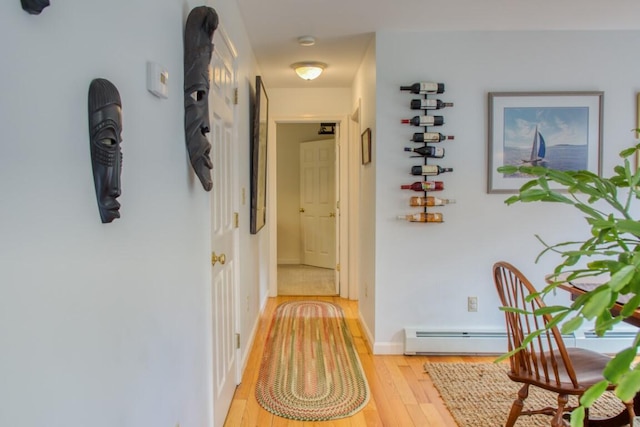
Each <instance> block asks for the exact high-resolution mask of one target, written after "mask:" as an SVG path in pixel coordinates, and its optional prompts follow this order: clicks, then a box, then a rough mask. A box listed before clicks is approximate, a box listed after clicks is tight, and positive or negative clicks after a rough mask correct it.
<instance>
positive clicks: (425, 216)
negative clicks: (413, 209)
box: [398, 212, 443, 222]
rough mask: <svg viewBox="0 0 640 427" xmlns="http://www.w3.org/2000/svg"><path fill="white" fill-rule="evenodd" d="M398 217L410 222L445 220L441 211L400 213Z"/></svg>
mask: <svg viewBox="0 0 640 427" xmlns="http://www.w3.org/2000/svg"><path fill="white" fill-rule="evenodd" d="M398 219H406V220H407V221H410V222H443V220H442V214H441V213H439V212H418V213H414V214H410V215H398Z"/></svg>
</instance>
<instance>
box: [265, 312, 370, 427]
mask: <svg viewBox="0 0 640 427" xmlns="http://www.w3.org/2000/svg"><path fill="white" fill-rule="evenodd" d="M256 399H257V400H258V403H259V404H260V406H262V407H263V408H265V409H266V410H267V411H269V412H271V413H273V414H275V415H278V416H280V417H284V418H290V419H294V420H305V421H324V420H333V419H337V418H344V417H348V416H351V415H353V414H355V413H356V412H358V411H360V410H361V409H362V408H363V407H364V406H365V405H366V404H367V401H368V400H369V386H368V385H367V380H366V377H365V375H364V372H363V370H362V365H361V364H360V359H359V358H358V354H357V352H356V350H355V348H354V346H353V338H352V337H351V334H350V332H349V328H348V327H347V324H346V321H345V319H344V314H343V312H342V308H340V306H338V305H336V304H333V303H330V302H324V301H290V302H285V303H282V304H281V305H279V306H278V308H277V309H276V313H275V315H274V318H273V320H272V323H271V326H270V329H269V333H268V334H267V339H266V342H265V345H264V353H263V356H262V362H261V364H260V372H259V375H258V381H257V383H256Z"/></svg>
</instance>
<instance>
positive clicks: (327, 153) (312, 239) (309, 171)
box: [300, 140, 336, 269]
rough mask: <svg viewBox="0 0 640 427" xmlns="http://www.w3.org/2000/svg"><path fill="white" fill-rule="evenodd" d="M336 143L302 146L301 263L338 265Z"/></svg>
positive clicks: (331, 266)
mask: <svg viewBox="0 0 640 427" xmlns="http://www.w3.org/2000/svg"><path fill="white" fill-rule="evenodd" d="M335 149H336V145H335V140H321V141H309V142H303V143H301V144H300V204H301V206H300V216H301V217H300V225H301V228H302V230H301V236H302V263H303V264H306V265H313V266H316V267H323V268H331V269H333V268H335V266H336V172H335V169H336V166H335Z"/></svg>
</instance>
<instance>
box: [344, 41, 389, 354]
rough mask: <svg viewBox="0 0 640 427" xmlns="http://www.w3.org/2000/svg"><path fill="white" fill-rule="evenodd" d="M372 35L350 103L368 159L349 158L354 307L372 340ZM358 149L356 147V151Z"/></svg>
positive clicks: (378, 162)
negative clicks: (367, 133) (356, 108)
mask: <svg viewBox="0 0 640 427" xmlns="http://www.w3.org/2000/svg"><path fill="white" fill-rule="evenodd" d="M376 76H377V71H376V38H375V37H374V38H373V39H372V41H371V43H370V45H369V47H368V48H367V51H366V53H365V55H364V57H363V60H362V63H361V65H360V68H359V69H358V71H357V73H356V78H355V80H354V82H353V101H352V103H353V104H354V105H360V132H363V131H364V130H365V129H367V128H370V129H371V151H372V153H371V163H369V164H367V165H362V164H361V160H360V158H358V159H356V160H355V161H354V162H352V165H353V166H355V167H354V169H355V168H356V167H357V172H355V173H358V175H359V176H358V179H357V181H358V182H359V186H360V191H359V192H358V193H357V194H351V195H350V196H351V197H353V198H357V199H358V205H359V206H358V209H357V211H358V219H357V225H356V227H358V233H357V235H358V242H357V253H358V259H357V262H358V275H357V277H358V278H359V282H360V283H358V285H359V288H358V290H359V296H358V301H359V303H358V308H359V310H360V317H361V319H362V323H363V325H364V328H365V330H366V333H367V335H368V338H369V342H372V343H373V342H374V335H375V327H376V323H375V319H376V310H375V301H376V288H375V285H376V280H375V247H376V235H375V223H376V216H377V215H376V205H375V197H376V195H375V190H376V169H377V168H378V167H384V164H385V163H386V160H385V159H384V158H380V157H379V155H378V152H377V148H376V147H377V141H378V131H377V126H376ZM359 151H360V149H358V152H359Z"/></svg>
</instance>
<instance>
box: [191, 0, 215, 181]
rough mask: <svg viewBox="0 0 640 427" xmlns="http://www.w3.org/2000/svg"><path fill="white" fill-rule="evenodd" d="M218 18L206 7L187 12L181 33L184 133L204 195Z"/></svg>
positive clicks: (208, 168)
mask: <svg viewBox="0 0 640 427" xmlns="http://www.w3.org/2000/svg"><path fill="white" fill-rule="evenodd" d="M216 28H218V14H217V13H216V11H215V10H214V9H212V8H210V7H207V6H199V7H196V8H194V9H192V10H191V12H189V16H188V17H187V22H186V24H185V29H184V130H185V139H186V143H187V150H188V151H189V160H190V162H191V166H192V167H193V170H194V171H195V173H196V175H197V176H198V179H200V182H201V183H202V186H203V187H204V189H205V190H206V191H210V190H211V188H213V181H212V180H211V169H212V168H213V164H212V163H211V159H210V158H209V152H210V151H211V144H210V143H209V141H208V140H207V133H209V130H210V129H209V63H210V62H211V54H212V53H213V43H211V40H212V38H213V33H214V31H215V30H216Z"/></svg>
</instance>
